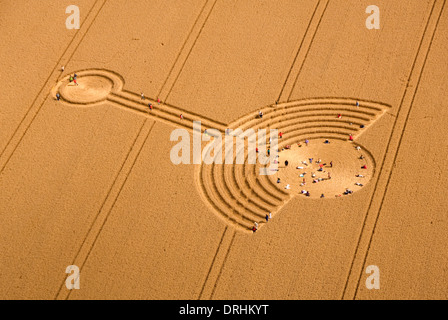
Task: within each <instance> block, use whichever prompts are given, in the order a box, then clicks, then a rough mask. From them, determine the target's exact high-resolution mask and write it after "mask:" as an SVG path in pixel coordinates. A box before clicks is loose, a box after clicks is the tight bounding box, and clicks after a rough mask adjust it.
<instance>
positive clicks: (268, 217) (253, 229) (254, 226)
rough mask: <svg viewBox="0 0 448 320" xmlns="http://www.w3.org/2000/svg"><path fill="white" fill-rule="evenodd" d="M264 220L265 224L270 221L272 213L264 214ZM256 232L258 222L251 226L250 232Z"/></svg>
mask: <svg viewBox="0 0 448 320" xmlns="http://www.w3.org/2000/svg"><path fill="white" fill-rule="evenodd" d="M265 219H266V223H267V222H268V221H269V220H270V219H272V212H269V213H268V214H266V216H265ZM257 230H258V222H256V221H255V222H254V225H253V227H252V232H256V231H257Z"/></svg>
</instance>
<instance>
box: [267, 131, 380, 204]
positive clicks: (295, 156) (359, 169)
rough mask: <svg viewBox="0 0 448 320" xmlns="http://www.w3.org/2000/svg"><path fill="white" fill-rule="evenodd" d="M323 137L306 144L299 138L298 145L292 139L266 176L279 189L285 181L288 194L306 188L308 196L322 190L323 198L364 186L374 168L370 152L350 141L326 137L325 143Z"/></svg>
mask: <svg viewBox="0 0 448 320" xmlns="http://www.w3.org/2000/svg"><path fill="white" fill-rule="evenodd" d="M325 140H326V139H315V140H310V141H309V142H308V145H306V144H305V142H303V141H302V142H300V145H301V146H300V147H299V145H298V144H297V143H295V144H294V145H291V146H290V149H284V150H283V151H282V150H280V152H279V158H278V159H279V170H278V172H277V173H276V174H274V175H271V176H270V179H272V182H273V183H274V184H275V185H277V187H279V188H282V189H285V187H286V186H287V185H288V184H289V186H290V189H286V190H288V191H289V192H291V193H292V194H301V195H303V196H305V197H306V195H305V194H304V193H303V191H308V192H309V197H311V198H319V197H321V195H322V194H324V197H325V198H334V197H335V196H336V197H338V196H347V195H349V194H350V193H346V190H347V189H348V190H350V191H353V192H356V191H358V190H360V189H361V188H362V187H363V186H365V185H366V184H367V183H368V181H369V180H370V179H371V178H372V176H373V172H374V161H373V159H372V158H371V156H370V154H369V153H368V152H366V151H365V150H363V149H362V148H360V149H357V148H356V146H357V145H356V143H353V142H349V141H342V140H330V139H329V140H328V142H329V143H325ZM285 160H287V161H288V166H285ZM331 163H332V166H331ZM364 166H366V169H365V168H364ZM319 170H320V171H319ZM329 174H330V176H329ZM278 178H280V183H278V182H277V181H278ZM303 183H304V184H303ZM344 193H346V194H344Z"/></svg>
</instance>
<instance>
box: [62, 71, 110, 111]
mask: <svg viewBox="0 0 448 320" xmlns="http://www.w3.org/2000/svg"><path fill="white" fill-rule="evenodd" d="M76 82H77V84H76V83H75V82H73V81H72V82H69V81H68V80H67V81H65V82H64V83H63V84H62V85H61V86H60V88H59V93H60V94H61V97H62V98H63V99H64V100H66V101H68V102H71V103H77V104H89V103H94V102H99V101H102V100H105V99H106V97H107V96H108V95H109V93H110V92H111V90H112V87H113V82H112V80H111V79H109V78H106V77H104V76H101V75H85V76H80V77H78V79H77V81H76Z"/></svg>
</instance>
